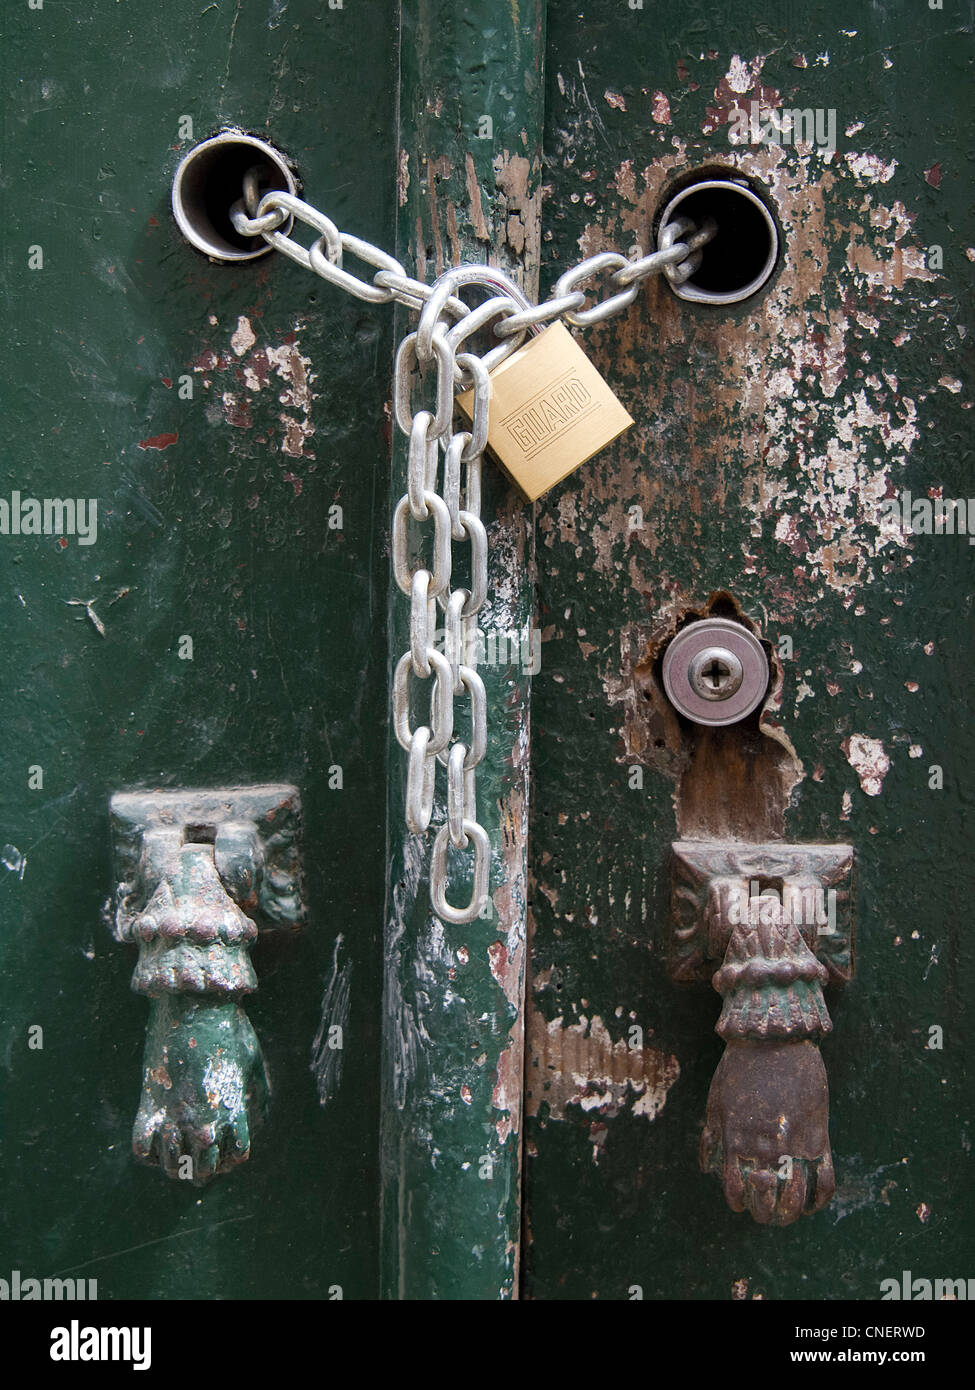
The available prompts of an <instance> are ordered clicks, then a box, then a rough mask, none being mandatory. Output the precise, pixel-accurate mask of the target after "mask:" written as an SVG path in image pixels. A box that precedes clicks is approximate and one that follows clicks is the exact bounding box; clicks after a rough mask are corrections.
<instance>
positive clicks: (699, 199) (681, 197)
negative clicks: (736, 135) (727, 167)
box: [657, 175, 780, 304]
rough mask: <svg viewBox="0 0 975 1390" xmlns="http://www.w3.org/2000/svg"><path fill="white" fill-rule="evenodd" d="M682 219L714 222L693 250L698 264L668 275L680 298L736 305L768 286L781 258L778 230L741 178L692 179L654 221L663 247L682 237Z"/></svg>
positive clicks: (703, 177) (701, 222)
mask: <svg viewBox="0 0 975 1390" xmlns="http://www.w3.org/2000/svg"><path fill="white" fill-rule="evenodd" d="M684 219H687V220H689V221H690V222H691V223H693V224H694V226H695V227H703V226H704V225H705V223H706V222H708V221H711V222H713V223H714V225H715V228H716V231H715V233H714V236H713V237H712V238H711V239H710V241H708V242H707V244H706V245H705V246H703V247H702V248H701V250H700V251H699V252H698V253H697V256H696V258H695V262H696V268H695V269H694V270H692V271H691V273H690V274H689V275H687V278H686V279H683V278H682V277H681V274H680V268H679V267H677V268H676V271H674V272H667V274H666V278H667V280H668V282H669V284H670V287H671V289H672V290H673V292H674V294H676V295H677V297H678V299H686V300H690V301H691V302H692V303H695V304H736V303H738V302H739V301H740V300H743V299H749V298H750V297H751V296H752V295H753V294H757V293H758V291H759V290H760V289H761V288H762V286H763V285H765V284H767V283H768V281H769V279H770V277H771V275H772V273H773V271H774V270H775V267H776V265H777V264H778V260H779V249H780V243H779V232H778V227H777V226H776V222H775V218H774V217H773V216H772V213H771V211H770V210H769V208H768V207H767V205H766V204H765V202H763V200H762V199H761V198H760V197H759V195H758V194H757V193H756V192H755V190H754V189H753V188H752V187H751V186H750V185H749V184H748V183H747V182H746V181H745V179H743V178H739V177H734V176H730V175H728V176H723V177H713V176H709V175H705V176H702V177H700V178H696V179H694V180H693V181H692V182H690V183H687V184H685V185H684V187H683V188H681V189H680V191H679V192H677V193H675V194H674V195H673V196H672V197H671V199H670V200H669V202H667V203H666V205H665V206H664V209H663V212H662V213H661V214H660V220H659V222H658V225H657V245H658V246H659V247H660V248H661V249H663V248H664V247H666V246H667V245H669V244H670V243H671V242H672V241H676V240H679V239H680V236H681V229H682V227H683V223H684Z"/></svg>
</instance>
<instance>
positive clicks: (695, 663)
mask: <svg viewBox="0 0 975 1390" xmlns="http://www.w3.org/2000/svg"><path fill="white" fill-rule="evenodd" d="M662 676H663V683H664V690H665V691H666V693H667V698H668V700H669V701H670V703H671V704H672V705H673V706H674V708H675V709H676V710H678V711H679V713H680V714H682V715H684V717H685V718H686V719H690V720H692V721H693V723H695V724H709V725H722V724H737V723H738V722H739V721H740V720H742V719H745V718H747V716H748V715H749V714H751V713H752V711H753V710H754V709H755V708H756V707H757V706H758V705H759V704H760V703H761V701H762V700H763V699H764V698H765V693H766V691H767V690H768V683H769V664H768V658H767V657H766V655H765V648H764V647H763V646H762V644H761V642H760V641H759V640H758V638H757V637H756V636H755V635H754V634H753V633H751V632H749V631H748V629H747V628H746V627H743V626H742V624H741V623H735V622H732V621H731V620H730V619H729V618H704V619H701V620H700V621H699V622H696V623H690V624H688V626H687V627H685V628H683V629H682V631H680V632H679V633H678V634H677V636H676V637H675V638H674V639H673V641H672V642H671V643H670V646H669V647H668V648H667V650H666V652H665V653H664V661H663V670H662Z"/></svg>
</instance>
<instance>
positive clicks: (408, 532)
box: [231, 170, 716, 925]
mask: <svg viewBox="0 0 975 1390" xmlns="http://www.w3.org/2000/svg"><path fill="white" fill-rule="evenodd" d="M258 191H259V190H258V186H257V174H256V171H253V170H251V171H248V173H247V175H245V178H244V188H243V197H242V198H241V200H240V201H239V202H237V203H235V204H234V206H233V208H232V209H231V221H232V223H233V226H234V228H235V230H236V231H237V232H238V233H239V234H240V235H241V236H262V237H264V239H265V241H267V242H268V243H269V244H270V245H271V246H274V247H275V248H277V250H279V251H282V252H283V253H284V254H285V255H286V256H289V257H290V258H291V259H292V260H293V261H297V263H298V264H299V265H301V266H303V267H305V268H306V269H308V270H311V271H312V272H313V273H314V274H316V275H319V276H321V278H322V279H323V280H327V281H328V282H329V283H330V284H333V285H338V286H339V288H341V289H344V290H347V291H348V292H349V294H352V295H354V296H355V297H356V298H357V299H362V300H367V301H369V302H371V303H374V304H389V303H392V302H396V303H398V304H402V305H404V306H405V307H406V308H408V309H411V310H415V311H419V315H420V319H419V323H418V325H417V328H416V330H415V331H414V332H412V333H408V334H407V335H406V337H405V338H404V339H403V341H402V342H401V343H400V345H399V348H398V350H397V353H396V367H395V371H394V376H393V415H394V418H395V420H396V424H397V426H398V427H399V429H400V431H401V432H402V433H403V435H404V436H406V438H407V440H408V441H409V444H408V455H407V457H408V462H407V490H406V492H405V493H404V494H403V496H402V497H401V498H400V500H399V502H398V503H397V504H396V507H395V510H394V512H393V524H392V568H393V578H394V580H395V582H396V584H397V586H398V587H399V588H400V589H401V590H402V592H403V593H404V594H406V595H408V597H409V600H410V622H409V632H410V645H409V648H408V649H407V651H405V652H404V653H403V654H402V656H401V657H400V658H399V661H398V662H397V665H396V669H395V672H394V675H393V690H392V706H393V731H394V734H395V736H396V740H397V742H398V743H399V744H400V746H401V747H402V748H403V749H404V751H405V752H406V753H407V770H406V807H405V813H406V825H407V829H408V830H409V831H410V833H411V834H413V835H423V834H425V833H426V831H427V829H428V828H429V825H430V822H431V819H432V817H433V809H434V799H435V786H436V767H437V763H438V762H440V763H442V764H443V765H444V766H445V767H446V769H447V801H446V820H445V821H444V823H443V824H442V825H441V826H440V827H439V829H438V831H437V834H436V837H435V839H434V844H433V851H432V854H431V859H430V901H431V905H432V907H433V911H434V912H435V913H436V915H437V916H438V917H440V918H441V919H442V920H443V921H445V922H450V923H452V924H456V925H462V924H464V923H466V922H472V921H473V920H474V919H475V918H476V917H478V916H480V915H482V914H485V915H486V911H487V910H488V908H489V905H490V897H489V891H488V890H489V886H490V868H491V842H490V839H489V837H488V834H487V831H486V830H485V829H484V827H483V826H482V825H481V824H480V823H479V821H478V819H477V788H476V781H475V773H476V769H477V767H478V765H479V764H480V763H481V762H482V761H483V759H484V757H485V754H486V751H487V695H486V692H485V689H484V682H483V681H482V679H481V677H480V676H479V675H478V673H477V670H476V669H475V665H474V655H473V654H474V653H475V652H476V640H475V639H476V638H477V636H478V629H477V616H478V614H479V613H480V612H481V610H482V609H483V607H484V605H485V603H486V602H487V574H488V563H487V562H488V541H487V532H486V530H485V528H484V523H483V522H482V520H481V460H482V456H483V453H484V449H485V447H486V445H487V431H488V412H489V407H490V399H491V382H490V375H489V374H490V372H491V371H492V370H493V369H494V368H495V367H497V366H498V365H499V364H500V363H501V362H503V361H504V359H505V358H506V357H507V356H509V354H510V353H512V352H514V351H515V350H516V349H517V348H518V347H520V346H521V345H522V344H523V343H524V341H525V338H526V336H527V335H528V334H529V333H538V332H540V331H541V330H542V328H543V327H544V326H545V325H546V324H550V323H554V322H555V321H557V320H559V319H564V320H565V321H566V322H567V323H570V324H572V325H573V326H574V327H579V328H583V327H588V326H589V325H590V324H594V323H602V322H603V321H604V320H605V319H608V318H610V317H611V316H612V315H614V314H617V313H619V312H620V311H621V310H623V309H625V308H626V307H627V306H628V305H629V304H631V303H632V302H633V300H634V299H635V298H636V296H637V294H638V293H639V290H640V286H641V284H642V283H643V281H644V280H646V279H647V278H648V277H649V276H651V275H656V274H659V273H661V272H662V273H663V274H664V275H666V276H667V277H668V279H670V280H671V282H672V283H674V284H680V283H682V281H683V280H684V279H686V278H687V277H688V276H689V275H691V274H693V272H694V270H695V269H696V268H697V266H698V265H699V264H700V259H701V248H702V247H703V246H704V245H705V243H706V242H708V241H710V239H711V237H713V236H714V234H715V231H716V228H715V226H714V224H713V223H710V222H709V223H706V224H705V225H704V226H703V227H701V228H700V230H698V229H696V228H695V227H694V226H693V224H692V223H690V222H688V221H687V219H679V220H678V221H675V222H673V223H670V224H669V225H668V226H667V227H666V228H665V229H664V232H663V234H662V235H661V237H660V240H659V246H658V249H657V250H656V251H653V252H651V253H650V254H649V255H643V254H642V252H640V251H639V250H638V252H637V254H636V255H635V256H634V257H631V258H628V257H626V256H621V255H619V254H618V253H617V252H615V251H603V252H600V253H599V254H598V255H596V256H590V257H588V259H586V260H584V261H582V262H580V264H579V265H576V266H573V267H572V268H571V269H569V270H567V271H566V272H565V273H564V274H563V275H562V276H560V277H559V279H558V281H557V282H556V284H555V288H554V290H553V292H552V295H551V296H550V298H549V299H547V300H545V301H544V302H543V303H541V304H535V305H533V304H531V303H530V302H529V301H528V300H527V299H526V298H525V296H524V295H523V294H522V292H521V290H520V289H519V288H518V286H517V285H516V284H515V283H514V281H513V280H511V279H510V278H509V277H508V276H507V275H505V274H504V273H503V272H502V271H500V270H497V269H496V268H494V267H492V266H486V265H477V266H458V267H455V268H454V269H451V270H448V271H446V272H445V273H444V274H443V275H441V276H439V277H438V279H437V280H436V281H435V283H434V284H432V285H427V284H424V283H423V281H421V280H415V279H413V278H412V277H411V276H409V275H408V274H407V272H406V269H405V268H404V267H403V266H402V265H401V264H400V263H399V261H397V260H395V259H394V258H393V257H392V256H390V255H387V253H386V252H385V251H381V250H380V249H379V247H377V246H374V245H372V244H371V243H370V242H368V241H363V240H361V238H359V237H355V236H351V235H350V234H349V233H348V232H340V231H339V229H338V228H337V227H336V226H335V224H334V223H333V222H332V221H331V220H330V219H329V218H328V217H326V216H325V215H324V213H321V212H319V211H318V209H317V208H314V207H312V205H311V204H310V203H306V202H304V200H303V199H301V198H297V197H295V196H294V195H293V194H289V193H285V192H280V191H278V190H276V189H275V190H272V191H271V192H269V193H265V194H264V196H263V197H262V198H260V199H258ZM289 219H293V220H294V222H296V223H302V224H304V225H305V226H307V227H310V228H311V229H312V231H313V232H315V233H316V239H315V241H314V242H313V243H312V245H311V246H310V247H305V246H303V245H302V244H301V243H300V242H299V241H297V240H295V238H293V237H292V236H290V235H289V234H288V233H286V232H284V231H281V230H280V229H281V227H282V226H283V225H284V224H285V223H286V222H288V220H289ZM346 253H349V254H351V255H353V256H355V257H356V258H357V259H358V260H359V261H360V262H362V264H363V265H365V266H367V267H369V268H370V269H371V270H372V271H373V274H372V276H371V278H370V279H369V280H366V279H364V278H362V277H361V276H359V275H354V274H353V273H352V272H351V271H349V270H347V269H346V268H345V266H344V265H343V257H344V256H345V255H346ZM607 272H608V282H609V289H610V291H611V293H609V295H608V296H607V297H606V298H605V299H602V300H597V302H596V303H594V304H592V305H591V306H590V307H588V308H587V307H586V294H585V292H584V291H583V290H582V289H581V288H579V287H580V286H581V285H582V284H583V283H584V282H585V281H590V280H595V279H596V278H597V277H600V276H603V275H606V274H607ZM464 288H466V289H476V290H487V291H488V292H489V297H488V298H487V299H486V300H484V301H483V302H482V303H480V304H476V305H474V306H471V305H468V304H466V303H465V302H464V300H463V299H461V298H460V296H459V295H458V293H457V291H458V290H461V289H464ZM489 327H490V330H491V334H492V336H493V337H494V338H495V339H496V340H497V346H494V347H491V348H489V349H487V350H486V351H484V352H482V353H481V354H480V355H476V354H474V353H472V352H470V351H468V350H467V349H466V348H465V344H466V343H467V341H468V340H469V339H470V338H471V337H472V336H473V335H474V334H475V333H482V334H483V333H484V332H485V331H486V330H487V329H488V328H489ZM434 374H435V377H436V381H435V389H434V391H433V393H432V395H433V399H432V403H431V407H424V406H421V405H419V404H415V403H414V400H413V394H414V387H415V385H423V386H427V387H428V385H429V377H430V376H431V375H434ZM417 378H419V381H417ZM460 388H463V389H465V390H469V389H472V390H473V393H474V405H473V412H472V415H473V418H472V420H471V425H470V429H469V430H456V431H453V432H452V431H451V425H452V421H453V410H454V393H455V391H456V390H457V389H460ZM428 394H429V391H428ZM441 451H442V454H443V482H442V486H438V479H439V477H440V454H441ZM424 537H425V538H426V540H427V543H428V545H429V554H430V561H429V563H428V564H425V563H424V562H422V561H418V562H417V564H416V568H413V569H411V567H410V557H411V555H413V556H414V557H416V556H418V554H419V553H420V549H421V541H422V539H424ZM465 545H466V546H468V547H469V551H468V554H469V564H468V567H467V572H468V573H469V575H470V579H469V587H460V588H454V589H452V588H451V578H452V576H453V574H454V570H455V559H456V555H455V548H456V550H457V553H458V554H459V548H460V547H461V546H465ZM438 606H439V608H440V609H441V610H442V611H443V615H444V631H443V637H444V640H443V649H442V650H438V647H437V643H436V636H437V610H438ZM430 681H432V682H433V685H432V688H431V687H429V686H428V689H429V690H430V694H429V697H428V700H427V705H426V708H427V711H428V712H427V715H426V718H425V719H421V720H420V722H418V723H417V724H416V725H415V726H414V727H413V728H411V727H410V719H411V706H412V703H413V701H412V698H411V690H412V688H413V687H414V686H416V685H418V684H422V683H425V682H430ZM465 696H466V699H467V701H468V705H469V711H470V714H469V721H468V730H467V733H466V735H465V736H464V737H458V736H457V735H456V727H455V701H458V700H462V699H464V697H465ZM449 847H452V848H453V850H454V851H455V853H456V854H463V853H464V852H469V853H470V854H471V856H472V857H471V860H470V870H469V877H470V881H471V893H470V898H469V901H468V902H467V903H466V905H464V906H461V907H455V906H453V905H452V904H451V903H449V902H448V901H447V879H448V872H447V852H448V848H449Z"/></svg>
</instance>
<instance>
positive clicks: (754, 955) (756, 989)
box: [700, 896, 834, 1226]
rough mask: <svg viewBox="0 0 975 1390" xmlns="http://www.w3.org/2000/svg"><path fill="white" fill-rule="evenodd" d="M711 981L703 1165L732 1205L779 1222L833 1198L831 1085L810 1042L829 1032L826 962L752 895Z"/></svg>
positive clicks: (769, 901) (784, 912)
mask: <svg viewBox="0 0 975 1390" xmlns="http://www.w3.org/2000/svg"><path fill="white" fill-rule="evenodd" d="M751 906H752V908H753V911H752V912H751V913H749V914H748V919H747V920H745V921H742V922H739V923H738V924H737V925H736V926H735V928H734V930H733V932H732V935H731V940H730V942H729V944H728V950H727V954H726V955H725V960H724V964H723V965H722V966H721V969H720V970H718V971H717V973H716V974H715V976H714V980H713V983H714V987H715V989H716V990H717V991H718V992H719V993H720V994H721V995H722V997H723V999H724V1007H723V1008H722V1010H721V1017H720V1019H719V1020H718V1024H717V1029H716V1031H717V1033H718V1034H719V1035H720V1036H721V1037H722V1038H724V1040H725V1043H726V1047H725V1051H724V1055H723V1057H722V1058H721V1061H720V1062H719V1063H718V1069H717V1071H716V1072H715V1074H714V1079H713V1080H712V1082H711V1090H710V1093H709V1095H708V1105H707V1118H706V1121H705V1127H704V1134H703V1136H702V1138H701V1155H700V1157H701V1167H702V1168H703V1169H704V1170H705V1171H706V1172H713V1173H715V1174H717V1176H718V1177H719V1178H720V1179H721V1181H722V1183H723V1186H724V1191H725V1196H726V1197H727V1199H728V1205H729V1206H730V1207H731V1209H732V1211H748V1212H750V1213H751V1215H752V1216H753V1217H754V1218H755V1220H756V1221H758V1222H761V1223H762V1224H763V1225H766V1224H767V1225H772V1226H787V1225H789V1224H790V1223H791V1222H793V1221H795V1220H796V1218H797V1217H799V1216H801V1215H802V1213H803V1212H810V1211H819V1209H820V1208H821V1207H824V1206H825V1205H826V1203H827V1202H828V1201H829V1200H830V1198H831V1197H832V1196H833V1188H834V1181H833V1156H832V1153H831V1152H830V1147H829V1087H828V1084H827V1081H826V1068H825V1067H824V1065H823V1059H822V1057H821V1055H820V1052H819V1047H818V1045H817V1044H818V1041H819V1039H820V1038H822V1037H824V1036H825V1035H826V1034H827V1033H828V1032H830V1031H831V1029H832V1026H833V1025H832V1023H831V1021H830V1017H829V1013H828V1012H827V1009H826V1005H825V1003H824V1001H823V992H822V986H823V985H824V984H825V983H826V978H827V972H826V967H825V966H824V965H821V964H820V962H819V961H818V960H817V959H816V957H815V956H814V955H813V953H812V951H810V949H809V947H808V946H807V945H806V944H805V942H804V941H803V939H802V935H801V934H800V931H799V928H798V926H797V925H796V924H795V923H794V922H792V921H791V920H789V916H788V909H787V908H785V907H784V906H783V904H782V902H781V901H780V900H779V898H778V897H777V896H767V897H758V898H755V899H752V900H751Z"/></svg>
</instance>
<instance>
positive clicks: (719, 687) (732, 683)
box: [687, 647, 745, 700]
mask: <svg viewBox="0 0 975 1390" xmlns="http://www.w3.org/2000/svg"><path fill="white" fill-rule="evenodd" d="M744 674H745V673H744V670H743V668H742V664H741V662H740V661H739V660H738V658H737V657H736V656H735V654H734V652H732V651H729V650H728V648H727V647H705V648H704V650H703V651H700V652H698V653H697V654H696V655H695V656H692V657H691V659H690V661H689V662H688V665H687V678H688V680H689V681H690V684H691V689H692V690H693V691H694V692H695V694H697V695H700V696H701V698H702V699H703V700H728V699H730V697H731V696H732V695H734V693H735V691H736V690H738V689H739V687H740V686H741V682H742V680H743V678H744Z"/></svg>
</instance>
